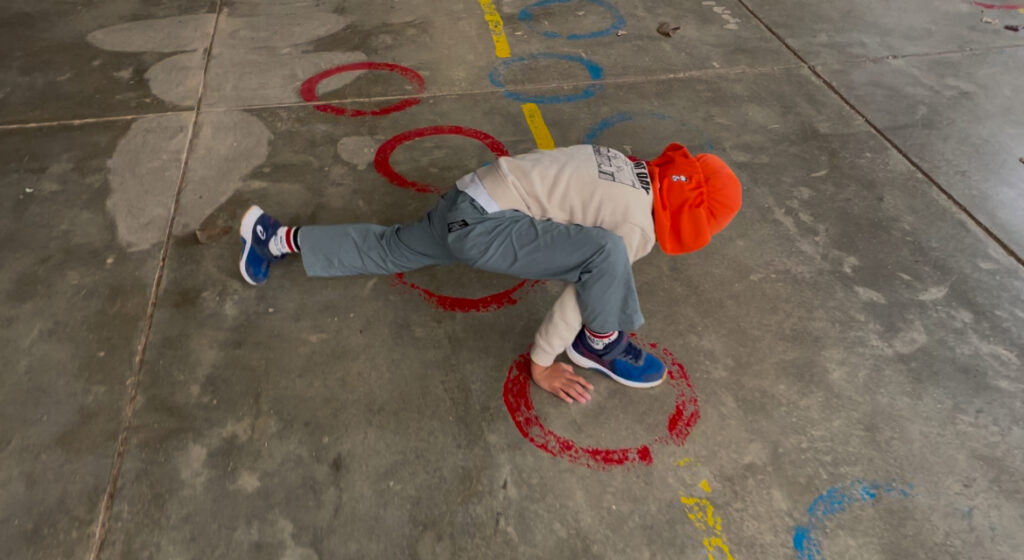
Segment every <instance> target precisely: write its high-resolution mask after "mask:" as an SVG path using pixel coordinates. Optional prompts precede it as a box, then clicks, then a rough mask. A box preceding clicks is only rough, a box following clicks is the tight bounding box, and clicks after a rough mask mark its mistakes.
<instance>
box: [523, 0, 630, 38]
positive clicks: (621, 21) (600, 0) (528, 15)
mask: <svg viewBox="0 0 1024 560" xmlns="http://www.w3.org/2000/svg"><path fill="white" fill-rule="evenodd" d="M571 1H572V0H540V2H534V3H533V4H530V5H529V6H527V7H525V8H523V9H522V11H520V12H519V21H521V22H523V23H525V24H526V25H527V26H528V27H529V28H530V29H532V30H534V31H536V32H537V33H540V34H541V35H543V36H545V37H547V38H549V39H560V38H562V34H561V33H556V32H554V31H545V30H542V29H537V27H536V26H535V25H534V21H533V11H534V10H536V9H537V8H543V7H545V6H550V5H552V4H568V3H569V2H571ZM587 1H588V2H590V3H591V4H594V5H595V6H599V7H601V8H604V9H605V10H606V11H607V12H608V13H609V14H611V16H612V23H611V25H609V26H608V27H605V28H604V29H598V30H597V31H591V32H589V33H570V34H569V35H566V36H565V38H566V39H569V40H571V41H576V40H579V39H595V38H597V37H604V36H606V35H612V34H614V33H615V32H616V31H618V30H620V29H622V28H623V27H626V18H624V17H622V12H620V11H619V9H618V8H616V7H615V6H613V5H611V4H610V3H608V2H606V1H605V0H587Z"/></svg>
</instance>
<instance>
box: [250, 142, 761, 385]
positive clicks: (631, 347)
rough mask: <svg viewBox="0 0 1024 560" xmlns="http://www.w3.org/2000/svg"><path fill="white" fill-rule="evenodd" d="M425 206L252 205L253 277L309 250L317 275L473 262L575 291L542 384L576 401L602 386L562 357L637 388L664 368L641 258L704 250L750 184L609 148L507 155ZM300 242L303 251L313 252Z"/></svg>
mask: <svg viewBox="0 0 1024 560" xmlns="http://www.w3.org/2000/svg"><path fill="white" fill-rule="evenodd" d="M455 185H456V188H454V189H452V190H450V191H448V193H446V194H445V195H444V196H442V197H441V200H440V201H439V202H438V203H437V206H435V207H434V208H433V209H432V210H430V211H429V212H428V213H427V215H426V216H424V217H423V218H422V219H420V220H419V221H417V222H414V223H412V224H408V225H404V226H390V227H385V226H378V225H371V224H344V225H324V226H302V227H301V228H299V227H285V226H282V225H281V224H280V223H279V222H278V221H277V220H275V219H274V218H272V217H270V216H269V215H267V214H265V213H264V212H263V211H262V210H261V209H260V208H259V207H258V206H253V207H251V208H249V210H248V211H247V212H246V213H245V216H244V217H243V218H242V225H241V235H242V242H243V245H244V248H243V250H242V258H241V260H240V261H239V268H240V270H241V272H242V276H243V277H244V278H245V280H246V281H247V282H249V283H250V284H254V285H255V284H262V283H264V282H266V281H267V275H268V273H269V268H270V264H271V263H272V262H274V261H276V260H279V259H282V258H284V256H285V255H287V254H288V253H300V252H301V255H302V264H303V266H304V267H305V269H306V273H307V274H308V275H310V276H348V275H354V274H395V273H398V272H405V271H409V270H414V269H417V268H420V267H424V266H429V265H441V264H448V263H453V262H461V263H464V264H467V265H469V266H471V267H474V268H479V269H481V270H487V271H490V272H498V273H502V274H508V275H512V276H518V277H521V278H529V279H532V280H561V281H563V282H566V283H568V286H567V287H566V289H565V291H564V292H562V295H561V297H560V298H559V299H558V301H557V302H556V303H555V306H554V308H552V310H551V311H550V312H549V313H548V315H547V317H546V318H545V320H544V323H543V324H542V325H541V326H540V329H539V330H538V331H537V335H536V337H535V339H534V344H533V350H532V351H531V355H530V357H531V359H532V363H531V374H532V377H533V380H534V382H536V383H537V385H539V386H540V387H542V388H543V389H545V390H547V391H550V392H551V393H553V394H555V395H556V396H558V397H560V398H561V399H562V400H564V401H566V402H570V403H571V402H573V401H574V400H575V401H578V402H586V401H588V400H590V393H589V391H591V390H593V386H592V385H590V384H589V383H587V381H586V380H584V379H583V378H582V377H580V376H578V375H576V374H575V372H574V371H573V369H572V367H571V366H569V365H568V364H565V363H560V362H555V357H556V356H558V354H560V353H561V352H562V351H563V350H564V351H565V352H566V354H568V356H569V359H570V360H572V361H573V362H574V363H575V364H576V365H579V366H581V367H586V368H591V369H596V370H598V371H601V372H603V373H605V374H607V375H608V376H610V377H611V378H612V379H614V380H615V381H618V382H619V383H622V384H625V385H628V386H630V387H653V386H655V385H657V384H659V383H661V381H662V380H663V379H664V377H665V365H664V364H662V363H661V361H660V360H658V359H657V358H656V357H654V356H652V355H650V354H648V353H647V352H644V351H643V350H642V349H641V348H640V347H639V346H637V345H636V344H635V343H633V342H632V341H631V340H630V338H629V335H628V332H629V331H632V330H635V329H636V328H638V327H639V326H640V325H641V324H642V323H643V320H644V319H643V315H641V313H640V304H639V301H638V300H637V294H636V288H635V287H634V284H633V271H632V263H633V262H634V261H636V260H637V259H639V258H640V257H643V256H644V255H646V254H648V253H649V252H650V251H651V249H652V248H653V247H654V243H655V240H657V242H658V245H660V246H661V249H662V250H663V251H664V252H666V253H668V254H680V253H687V252H691V251H696V250H698V249H700V248H701V247H703V246H704V245H706V244H707V243H708V241H709V240H710V239H711V236H712V235H714V234H716V233H718V232H719V231H721V230H722V229H723V228H724V227H725V226H726V225H727V224H728V223H729V221H730V220H732V218H733V216H735V215H736V213H737V212H738V211H739V209H740V204H741V192H740V182H739V179H737V178H736V175H735V174H733V172H732V170H730V169H729V167H728V166H727V165H726V164H725V163H724V162H723V161H722V160H721V159H719V158H718V157H716V156H713V155H710V154H699V155H697V156H696V157H693V156H691V155H690V153H689V152H688V151H687V150H686V148H684V147H683V146H682V145H680V144H676V143H673V144H669V145H668V146H667V147H666V148H665V150H664V151H663V152H662V153H661V155H660V156H658V157H657V158H656V159H654V160H652V161H650V162H643V161H637V162H631V161H629V159H627V158H626V156H624V155H622V154H621V153H619V152H617V151H615V150H612V149H610V148H605V147H601V146H590V145H581V146H572V147H568V148H559V149H555V150H545V151H533V152H530V153H528V154H525V155H520V156H513V157H502V158H500V159H498V161H496V162H495V163H493V164H492V165H489V166H486V167H483V168H480V169H478V170H477V171H475V172H473V173H470V174H468V175H466V176H464V177H462V178H461V179H459V180H458V181H457V182H456V183H455ZM300 249H301V251H300Z"/></svg>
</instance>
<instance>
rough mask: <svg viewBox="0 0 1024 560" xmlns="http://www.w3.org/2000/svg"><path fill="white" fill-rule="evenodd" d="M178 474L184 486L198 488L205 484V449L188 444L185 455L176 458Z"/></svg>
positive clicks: (197, 445)
mask: <svg viewBox="0 0 1024 560" xmlns="http://www.w3.org/2000/svg"><path fill="white" fill-rule="evenodd" d="M178 474H180V475H181V480H183V481H184V482H185V484H186V485H189V486H193V487H198V486H202V485H203V483H204V482H206V475H207V472H206V447H204V446H202V445H199V444H195V443H193V444H190V445H189V446H188V449H187V450H185V454H184V455H182V456H181V457H179V458H178Z"/></svg>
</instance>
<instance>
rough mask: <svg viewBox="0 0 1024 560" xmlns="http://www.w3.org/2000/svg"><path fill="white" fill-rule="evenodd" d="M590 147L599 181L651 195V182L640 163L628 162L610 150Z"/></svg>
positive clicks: (624, 157)
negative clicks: (613, 183) (610, 182)
mask: <svg viewBox="0 0 1024 560" xmlns="http://www.w3.org/2000/svg"><path fill="white" fill-rule="evenodd" d="M592 147H593V148H594V160H595V161H596V162H597V177H598V178H599V179H602V180H604V181H613V182H616V183H620V184H623V185H627V186H630V187H633V188H634V189H640V190H643V191H644V192H645V193H647V194H650V193H651V180H650V177H649V176H648V175H647V166H646V165H645V164H644V163H643V162H642V161H638V162H636V163H633V162H631V161H629V158H627V157H626V156H624V155H622V154H621V153H620V152H618V151H616V150H613V149H611V148H606V147H604V146H592Z"/></svg>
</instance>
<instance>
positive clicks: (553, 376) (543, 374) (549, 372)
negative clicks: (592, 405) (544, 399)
mask: <svg viewBox="0 0 1024 560" xmlns="http://www.w3.org/2000/svg"><path fill="white" fill-rule="evenodd" d="M530 376H531V377H533V382H534V383H536V384H537V385H540V388H541V389H544V390H545V391H547V392H549V393H551V394H553V395H555V396H556V397H558V398H560V399H562V400H563V401H565V402H567V403H571V402H572V401H573V400H576V401H578V402H581V403H585V402H587V401H589V400H590V393H589V392H588V391H593V390H594V386H593V385H591V384H590V383H587V380H586V379H583V378H582V377H580V376H578V375H576V372H574V371H573V369H572V366H570V365H569V364H565V363H562V362H555V363H553V364H551V365H550V366H547V367H544V366H542V365H540V364H538V363H537V362H534V361H533V360H530Z"/></svg>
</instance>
